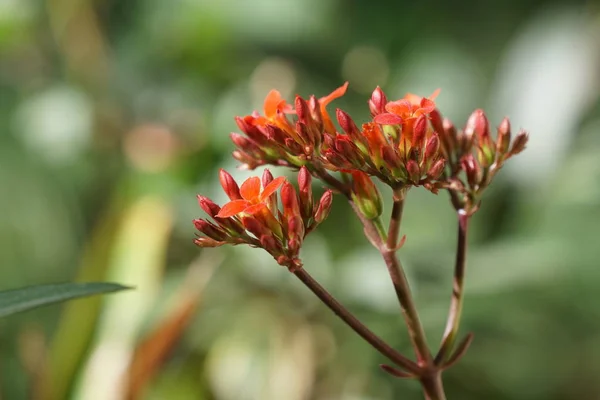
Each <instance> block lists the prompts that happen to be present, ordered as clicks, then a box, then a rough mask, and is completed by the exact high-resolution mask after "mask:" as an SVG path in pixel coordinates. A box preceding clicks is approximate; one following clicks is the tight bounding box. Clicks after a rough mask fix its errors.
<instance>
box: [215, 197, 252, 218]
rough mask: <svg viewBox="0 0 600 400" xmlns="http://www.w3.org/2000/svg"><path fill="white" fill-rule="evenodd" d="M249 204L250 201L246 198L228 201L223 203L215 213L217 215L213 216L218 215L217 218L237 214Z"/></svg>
mask: <svg viewBox="0 0 600 400" xmlns="http://www.w3.org/2000/svg"><path fill="white" fill-rule="evenodd" d="M249 206H250V202H248V201H246V200H234V201H230V202H229V203H227V204H225V205H224V206H223V208H221V211H219V212H218V213H217V215H215V217H218V218H229V217H233V216H234V215H236V214H239V213H241V212H242V211H244V210H245V209H246V208H248V207H249Z"/></svg>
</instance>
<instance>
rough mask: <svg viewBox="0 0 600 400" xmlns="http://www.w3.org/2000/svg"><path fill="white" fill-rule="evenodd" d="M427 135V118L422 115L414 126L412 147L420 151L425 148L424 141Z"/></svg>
mask: <svg viewBox="0 0 600 400" xmlns="http://www.w3.org/2000/svg"><path fill="white" fill-rule="evenodd" d="M426 133H427V117H426V116H425V115H424V114H421V115H420V116H419V117H418V118H417V120H416V121H415V123H414V125H413V139H412V145H413V147H416V148H418V149H420V148H421V147H423V140H424V139H425V134H426Z"/></svg>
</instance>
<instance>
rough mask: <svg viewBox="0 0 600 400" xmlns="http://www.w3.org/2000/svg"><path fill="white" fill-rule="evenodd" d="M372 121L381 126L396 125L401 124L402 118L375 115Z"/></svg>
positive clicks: (394, 115)
mask: <svg viewBox="0 0 600 400" xmlns="http://www.w3.org/2000/svg"><path fill="white" fill-rule="evenodd" d="M373 121H375V123H377V124H381V125H398V124H401V123H402V118H400V117H399V116H398V115H396V114H391V113H385V114H379V115H376V116H375V118H373Z"/></svg>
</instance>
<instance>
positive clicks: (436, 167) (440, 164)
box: [427, 159, 446, 179]
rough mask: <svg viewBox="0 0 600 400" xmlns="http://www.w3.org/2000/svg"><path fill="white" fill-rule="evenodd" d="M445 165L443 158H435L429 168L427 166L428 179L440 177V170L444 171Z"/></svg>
mask: <svg viewBox="0 0 600 400" xmlns="http://www.w3.org/2000/svg"><path fill="white" fill-rule="evenodd" d="M445 166H446V160H444V159H440V160H437V161H436V162H435V163H434V164H433V165H432V166H431V168H429V171H427V177H428V178H429V179H438V178H439V177H440V175H442V172H444V167H445Z"/></svg>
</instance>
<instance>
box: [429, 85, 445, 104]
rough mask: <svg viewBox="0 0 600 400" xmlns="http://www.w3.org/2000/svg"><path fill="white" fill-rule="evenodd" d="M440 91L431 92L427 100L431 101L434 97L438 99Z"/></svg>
mask: <svg viewBox="0 0 600 400" xmlns="http://www.w3.org/2000/svg"><path fill="white" fill-rule="evenodd" d="M441 91H442V89H440V88H437V89H435V90H434V91H433V93H431V96H429V100H431V101H433V100H435V99H436V97H438V95H439V94H440V92H441Z"/></svg>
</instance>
